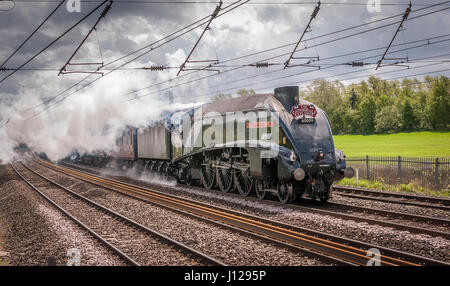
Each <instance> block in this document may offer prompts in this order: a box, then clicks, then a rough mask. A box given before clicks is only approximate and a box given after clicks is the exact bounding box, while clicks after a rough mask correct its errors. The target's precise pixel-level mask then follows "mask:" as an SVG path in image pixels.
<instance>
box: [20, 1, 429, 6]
mask: <svg viewBox="0 0 450 286" xmlns="http://www.w3.org/2000/svg"><path fill="white" fill-rule="evenodd" d="M100 1H101V0H80V2H81V3H97V2H100ZM116 1H117V3H118V4H174V5H192V4H211V5H214V4H217V1H201V0H197V1H195V0H194V1H170V0H159V1H158V0H154V1H152V0H116ZM15 2H18V3H30V4H31V3H53V2H58V0H15ZM223 3H224V4H228V3H231V1H223ZM250 4H251V5H315V4H317V2H315V1H252V3H250ZM322 5H341V6H363V7H367V1H365V0H364V1H358V2H355V1H354V2H342V1H341V2H338V1H324V2H322ZM378 5H380V6H407V5H409V4H407V3H398V2H397V3H395V2H384V1H380V3H379V4H378ZM427 5H429V3H414V6H427Z"/></svg>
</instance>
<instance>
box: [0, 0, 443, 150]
mask: <svg viewBox="0 0 450 286" xmlns="http://www.w3.org/2000/svg"><path fill="white" fill-rule="evenodd" d="M66 2H67V1H66ZM92 2H94V3H92ZM124 2H125V1H114V3H113V4H112V8H111V10H110V12H109V13H108V14H107V16H106V17H105V18H104V19H102V20H101V21H100V23H99V24H98V26H97V31H96V32H94V33H93V34H91V36H90V37H89V38H88V39H87V40H86V42H85V44H84V45H83V46H82V47H81V49H80V50H79V52H78V53H77V54H76V56H75V57H74V58H73V60H72V61H71V62H72V63H82V62H84V63H97V62H104V63H109V62H112V61H113V60H116V59H118V58H120V57H121V56H124V55H127V54H129V53H131V52H133V51H136V50H138V49H140V48H142V47H145V46H146V45H149V44H152V43H154V42H156V41H157V40H159V39H161V38H163V37H165V36H167V35H169V34H171V33H172V32H175V31H177V30H179V29H181V28H184V27H185V26H187V25H189V24H191V23H193V22H195V21H197V20H199V19H201V18H203V17H205V16H208V15H209V14H211V13H212V12H213V11H214V9H215V7H216V5H217V3H218V1H215V2H212V1H211V2H210V3H206V2H208V1H199V2H203V3H189V4H187V3H185V4H180V3H149V2H152V1H144V0H143V1H132V3H124ZM137 2H141V3H137ZM178 2H179V1H178ZM194 2H195V1H194ZM241 2H245V1H241ZM267 2H269V0H259V1H250V2H248V3H245V4H244V5H242V6H240V7H238V8H236V9H234V10H232V11H230V12H229V13H226V14H224V15H223V16H221V17H218V18H216V19H214V20H213V21H212V23H211V26H210V27H211V29H210V30H208V31H207V32H206V33H205V35H204V36H203V38H202V40H201V41H200V43H199V45H198V46H197V48H196V49H195V51H194V53H193V54H192V56H191V60H212V59H217V60H218V61H219V65H218V67H214V69H218V70H220V71H221V73H220V74H217V72H211V71H201V72H196V73H193V74H191V75H187V74H188V73H191V71H183V72H181V74H180V76H178V77H177V76H176V73H177V72H178V69H168V70H165V71H149V70H130V69H123V70H117V71H115V72H112V73H111V74H108V75H105V76H103V77H102V78H100V79H99V80H97V81H96V82H95V83H94V84H92V85H91V86H88V87H86V88H83V89H82V90H80V91H79V92H76V93H74V94H73V95H72V96H71V97H70V98H69V99H67V100H66V101H64V102H62V103H59V104H57V105H55V106H52V107H51V108H50V112H48V111H45V112H43V113H41V114H40V115H38V116H35V117H33V119H32V120H26V119H29V118H30V116H31V115H33V114H36V113H38V112H40V111H42V108H45V107H46V106H48V105H49V104H50V105H51V104H52V103H54V101H50V102H48V103H46V104H44V105H41V106H39V107H37V108H32V109H28V108H30V107H35V106H37V105H39V104H40V103H42V101H43V100H48V99H50V98H52V97H54V96H56V95H58V94H59V93H60V92H61V91H64V90H65V89H66V88H68V87H70V86H72V85H73V84H75V83H77V82H78V81H79V80H80V79H82V78H83V77H86V74H65V75H60V76H57V74H58V71H57V70H58V69H60V68H61V67H62V66H63V64H64V63H65V62H66V61H67V60H68V58H69V57H70V56H71V55H72V53H73V52H74V50H75V48H76V47H77V45H78V44H79V43H80V42H81V41H82V39H83V38H84V36H85V35H86V34H87V32H88V31H89V29H90V28H91V27H92V26H93V24H94V23H95V21H97V19H98V17H99V14H100V12H101V11H102V10H103V7H104V6H103V7H102V8H100V9H99V10H98V11H96V12H95V13H93V14H92V15H91V16H90V17H89V18H87V19H86V20H85V21H84V22H82V24H80V25H78V26H77V27H76V28H75V29H73V30H72V31H71V32H69V33H68V34H67V35H66V36H64V37H63V38H62V39H61V40H59V41H58V42H56V43H55V44H54V45H52V46H51V47H50V48H49V49H48V50H46V51H45V52H44V53H42V54H41V55H40V56H38V57H37V58H36V59H34V60H33V61H32V62H30V63H29V64H27V65H26V66H25V67H24V69H27V68H29V69H30V68H31V69H33V68H38V69H50V71H18V72H17V73H15V74H14V75H12V76H11V77H9V78H8V79H6V80H5V81H3V82H1V83H0V126H2V124H4V123H5V122H6V120H8V119H9V118H11V120H10V122H9V124H8V125H7V126H5V127H4V128H3V129H6V130H4V131H1V130H0V137H1V136H2V135H1V134H3V136H7V138H9V139H11V138H12V137H14V140H19V137H20V135H19V134H22V135H23V134H26V133H27V132H28V133H27V134H28V137H27V136H25V137H23V138H22V139H23V140H25V139H26V140H34V139H36V138H37V137H39V136H38V133H37V131H36V130H32V132H33V133H32V134H33V136H34V137H33V138H34V139H30V138H29V136H31V135H30V134H31V133H29V132H31V131H29V130H28V131H27V132H26V131H24V130H23V129H24V128H26V127H27V126H28V127H29V126H30V122H38V123H39V124H40V125H39V124H38V123H35V124H38V125H36V126H34V127H33V129H36V128H38V129H42V131H41V132H40V133H39V134H40V135H41V136H42V134H45V135H46V136H48V133H45V132H44V129H46V128H48V126H49V125H51V124H55V121H62V122H60V123H59V124H62V125H58V126H55V125H52V128H51V130H52V132H55V128H64V129H67V128H68V127H67V125H65V124H66V122H65V120H66V119H67V118H68V117H70V116H71V115H72V116H76V118H78V120H80V122H85V123H84V124H90V123H91V122H90V121H91V120H97V119H96V118H97V117H96V115H98V113H99V112H100V113H101V112H105V117H109V118H108V119H105V120H106V121H102V120H101V119H98V120H99V121H100V122H99V125H98V126H102V124H106V123H107V124H111V122H110V120H112V119H111V118H110V117H111V116H113V113H111V112H112V111H111V110H115V111H116V112H124V113H125V114H126V115H124V114H121V115H117V118H116V120H122V119H123V120H126V121H128V123H138V124H142V123H143V122H142V121H146V120H148V119H149V118H151V117H152V116H157V115H158V114H159V112H160V111H161V110H162V109H171V108H177V107H183V106H185V105H186V104H192V103H194V102H205V101H207V100H208V97H211V96H213V95H214V94H215V93H217V92H223V93H235V92H236V91H237V90H238V89H239V88H247V89H249V88H252V89H254V90H256V91H257V92H268V91H272V90H273V88H275V87H278V86H283V85H299V86H305V85H306V84H308V83H309V82H310V81H311V80H313V79H316V78H326V79H341V80H346V81H345V82H346V83H348V82H349V80H361V79H363V78H365V77H367V76H368V75H371V74H379V76H380V77H381V78H386V79H390V78H395V77H406V76H410V75H415V74H423V73H430V74H431V75H440V74H443V75H449V74H450V72H449V71H445V70H446V69H450V63H445V62H444V63H442V61H443V60H447V59H450V55H447V54H449V53H450V49H449V47H450V35H449V36H447V34H450V32H449V31H450V17H449V16H450V9H447V10H443V11H440V12H436V13H433V14H430V15H426V16H423V17H418V18H414V17H416V16H419V15H423V14H426V13H429V12H433V11H438V10H441V9H444V8H450V4H449V3H450V2H447V3H445V4H443V5H440V6H435V7H433V8H429V9H423V10H421V11H418V12H414V11H415V10H417V9H421V8H424V7H426V6H428V5H432V4H436V3H441V2H444V1H436V0H434V1H424V0H420V1H419V0H418V1H412V4H413V5H412V11H413V12H412V13H411V14H410V15H409V20H407V21H406V22H405V24H404V25H403V28H404V29H403V30H402V31H400V32H399V34H398V35H397V37H396V38H395V40H394V42H393V46H392V47H391V49H390V51H395V50H399V49H404V48H407V47H414V46H420V47H417V48H414V49H410V50H406V51H401V52H397V53H393V54H389V55H388V56H387V57H390V58H393V57H395V58H406V57H408V58H409V59H410V60H411V63H408V66H409V67H410V69H407V68H406V67H403V66H382V67H381V68H379V69H378V70H377V71H375V66H374V65H368V66H364V67H351V66H348V65H339V66H336V67H334V66H333V64H344V63H348V62H351V61H356V60H361V59H364V58H368V59H364V62H366V63H376V62H377V61H378V60H379V59H380V58H381V54H383V52H384V49H385V48H386V46H387V45H388V44H389V42H390V41H391V39H392V37H393V35H394V33H395V31H396V30H397V28H398V26H399V24H398V23H396V22H398V21H400V20H401V18H402V16H397V17H394V18H391V19H388V20H384V21H379V22H377V23H373V24H370V25H365V26H361V27H359V28H356V29H350V30H347V31H345V32H341V33H334V34H329V33H332V32H334V31H339V30H342V29H345V28H349V27H353V26H356V25H361V24H364V23H368V22H371V21H374V20H378V19H383V18H386V17H389V16H393V15H397V14H403V13H404V12H405V10H406V8H407V7H408V6H407V4H408V3H409V1H403V0H380V1H374V0H372V2H380V3H381V6H380V7H379V12H377V11H374V10H378V9H377V7H372V9H368V8H367V6H366V3H367V2H366V0H352V1H339V0H333V1H326V2H323V3H322V5H321V6H320V11H319V13H318V15H317V17H316V18H315V19H314V20H313V21H312V23H311V31H309V32H308V33H306V34H305V36H304V38H303V39H304V40H306V41H305V42H303V43H301V44H300V46H299V47H298V48H297V50H298V51H297V52H296V54H295V56H296V57H317V56H318V57H319V59H320V61H316V62H313V63H311V65H319V66H320V70H319V69H318V68H317V67H304V66H298V67H290V68H287V69H283V66H280V65H273V66H271V67H269V68H256V67H251V66H248V67H244V68H239V69H236V70H235V71H228V72H227V70H230V69H233V68H237V67H238V65H248V64H252V63H256V62H259V61H268V62H269V63H274V64H280V63H284V62H285V61H286V60H287V58H288V55H283V54H286V53H290V52H292V50H293V49H294V44H295V43H296V42H297V41H298V39H299V37H300V35H301V34H302V32H303V30H304V29H305V26H306V25H307V23H308V21H309V19H310V15H311V13H312V11H313V10H314V7H315V6H316V4H314V3H309V4H305V3H303V4H298V3H297V4H292V3H295V2H305V1H289V3H291V4H287V3H286V2H287V1H270V3H269V4H267ZM283 2H284V3H283ZM336 2H339V3H347V2H350V3H353V4H355V3H357V4H358V5H348V4H347V5H342V4H341V5H338V4H330V3H336ZM99 3H100V1H99V2H95V1H88V2H83V1H82V2H81V12H79V13H78V12H73V13H69V11H68V10H67V8H66V4H63V5H62V6H61V7H60V8H59V9H58V10H57V12H56V13H55V14H54V15H53V16H52V17H50V19H49V20H48V21H47V22H46V23H45V24H44V25H43V26H42V27H41V28H40V29H39V31H38V32H37V33H36V34H35V35H34V36H33V37H32V38H31V39H30V40H29V41H28V42H27V43H26V44H25V45H24V46H23V47H22V48H21V49H20V50H19V51H18V52H17V54H16V55H14V56H13V57H12V58H11V59H10V60H9V61H8V62H7V63H6V64H5V65H4V67H5V68H17V67H19V66H20V65H21V64H22V63H24V62H25V61H27V60H28V59H29V58H31V57H32V56H33V55H35V54H36V53H37V52H39V51H40V50H41V49H42V48H44V47H45V46H46V45H48V44H49V43H50V42H51V41H53V40H54V39H55V38H57V37H58V36H59V35H60V34H62V33H63V32H65V31H66V30H67V29H68V28H69V27H70V26H71V25H73V24H74V23H76V21H78V20H79V19H81V18H82V17H83V16H84V15H86V14H87V13H89V12H90V11H91V10H92V9H93V8H94V7H95V6H97V5H98V4H99ZM231 3H232V1H226V2H224V3H223V5H222V7H226V6H228V5H230V4H231ZM263 3H266V4H263ZM327 3H328V4H327ZM57 5H58V2H57V1H54V2H51V1H39V0H37V1H24V0H16V1H15V6H14V7H13V3H12V2H11V1H0V43H1V44H0V63H2V62H3V61H4V60H6V58H7V57H8V56H9V55H10V54H11V53H12V52H13V51H14V50H15V49H16V48H17V47H18V46H19V45H20V44H21V43H22V42H23V41H24V39H25V38H26V37H28V36H29V35H30V33H31V32H32V31H33V30H34V29H35V28H36V27H37V26H38V25H39V24H40V23H41V22H42V21H43V20H44V19H45V18H46V17H47V16H48V15H49V14H50V12H51V11H52V10H53V9H55V7H56V6H57ZM11 8H12V9H11ZM369 10H371V11H369ZM389 24H392V25H389ZM384 25H387V26H386V27H383V28H379V29H377V28H378V27H382V26H384ZM203 28H204V26H201V27H199V28H197V29H195V30H194V31H192V32H189V33H186V34H185V35H183V36H181V37H179V38H177V39H175V40H173V41H171V42H170V43H168V44H165V45H162V46H160V47H158V48H156V49H154V50H153V51H151V52H149V53H147V54H146V55H145V56H142V57H141V58H139V59H137V60H135V61H132V62H131V63H129V64H128V65H126V66H124V67H123V68H136V67H150V66H152V65H164V66H170V67H178V66H180V64H181V63H182V62H183V61H184V60H185V59H186V56H187V54H188V53H189V52H190V50H191V48H192V47H193V45H194V44H195V42H196V41H197V39H198V37H199V35H200V34H201V33H202V31H203ZM369 29H373V30H372V31H370V32H367V33H364V31H367V30H369ZM356 33H359V34H358V35H355V36H350V35H352V34H356ZM326 34H329V35H328V36H324V37H320V36H321V35H326ZM345 36H348V37H346V38H345V39H342V40H337V41H334V42H332V43H329V44H322V43H325V42H327V41H330V40H333V39H338V38H340V37H345ZM311 38H313V39H312V40H310V39H311ZM314 38H316V39H314ZM429 38H433V39H432V40H430V44H429V45H425V44H426V43H427V42H428V41H427V40H426V39H429ZM417 40H424V41H417ZM413 41H416V42H414V43H410V42H413ZM438 41H439V43H435V42H438ZM408 43H409V44H408ZM288 44H291V45H290V46H286V47H284V48H281V49H273V50H271V51H269V52H265V53H260V54H257V55H255V56H251V57H245V58H241V59H238V60H234V61H227V60H229V59H233V58H237V57H241V56H246V55H249V54H252V53H257V52H260V51H264V50H267V49H272V48H276V47H279V46H283V45H288ZM376 48H379V49H376ZM368 49H372V51H369V52H365V53H356V52H359V51H363V50H368ZM375 49H376V50H375ZM146 51H149V49H144V50H142V51H141V52H140V53H137V54H135V55H134V56H136V55H139V54H141V53H142V52H146ZM349 53H354V54H352V55H348V56H344V57H337V56H340V55H345V54H349ZM280 55H282V56H280ZM435 56H439V57H435ZM132 58H133V57H127V58H125V59H124V60H121V61H118V62H116V63H114V64H112V65H109V66H107V67H106V68H105V70H103V72H104V73H105V74H106V73H107V72H108V70H106V69H111V68H114V67H117V66H118V65H120V64H123V63H125V62H126V61H128V60H131V59H132ZM423 58H426V59H423ZM267 59H270V60H267ZM415 59H423V60H421V61H414V60H415ZM307 61H308V59H294V60H292V61H291V64H302V63H306V62H307ZM222 62H223V63H222ZM390 62H393V61H389V60H387V61H385V62H384V63H390ZM190 65H191V66H192V65H196V66H199V65H203V63H197V64H190ZM421 66H426V67H421ZM93 67H94V66H83V67H75V66H70V67H68V68H67V69H68V70H75V69H79V70H83V71H91V70H92V68H93ZM96 67H97V66H95V68H96ZM441 70H443V71H441ZM357 71H360V72H359V73H358V72H357ZM436 71H441V72H437V73H432V72H436ZM8 73H9V72H8V71H6V72H0V80H1V79H2V78H4V77H5V76H6V75H8ZM339 74H344V75H341V76H337V75H339ZM208 75H212V76H210V77H208V78H205V79H202V80H196V79H198V78H200V77H204V76H208ZM99 77H100V75H92V76H91V77H89V78H88V79H87V80H86V81H84V82H83V83H82V84H86V83H89V82H90V81H92V80H94V79H96V78H99ZM417 77H418V78H422V75H420V76H417ZM169 79H173V80H171V81H169V82H167V83H164V84H160V85H154V84H157V83H160V82H163V81H168V80H169ZM189 81H192V82H191V83H188V84H183V83H186V82H189ZM149 85H154V86H152V87H150V88H148V89H145V90H142V91H140V92H138V93H136V94H132V95H125V94H126V93H129V92H131V91H133V90H137V89H141V88H143V87H146V86H149ZM177 85H179V86H177ZM81 86H82V85H78V86H77V87H75V88H74V89H71V90H70V91H69V93H65V94H63V95H61V96H60V97H58V99H60V98H61V97H63V96H66V95H68V94H70V93H71V92H73V91H75V90H76V89H77V88H80V87H81ZM147 94H149V96H145V97H142V98H139V99H138V100H134V101H130V102H126V101H124V100H126V99H130V98H133V97H135V96H142V95H147ZM103 109H106V110H103ZM52 112H53V113H52ZM98 118H100V116H98ZM70 120H75V119H73V118H71V119H70ZM14 122H15V123H14ZM80 122H78V125H80V126H81V127H83V126H84V125H83V124H81V123H80ZM50 123H51V124H50ZM71 124H76V123H74V122H72V123H71ZM61 126H63V127H61ZM98 126H97V127H98ZM0 128H1V127H0ZM68 129H70V128H68ZM2 132H3V133H2ZM66 132H69V131H67V130H66ZM64 134H65V133H63V134H62V135H60V136H64ZM3 138H4V137H3ZM55 140H56V139H55ZM58 142H59V141H57V140H56V141H55V143H54V144H56V145H58V144H59V143H58ZM0 147H1V146H0Z"/></svg>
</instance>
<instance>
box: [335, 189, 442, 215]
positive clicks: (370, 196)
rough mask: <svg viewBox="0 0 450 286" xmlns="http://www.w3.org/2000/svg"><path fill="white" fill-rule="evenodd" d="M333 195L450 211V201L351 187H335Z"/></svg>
mask: <svg viewBox="0 0 450 286" xmlns="http://www.w3.org/2000/svg"><path fill="white" fill-rule="evenodd" d="M333 193H334V194H338V195H341V196H346V197H350V198H357V199H363V200H373V201H380V202H388V203H394V204H403V205H411V206H418V207H424V208H431V209H440V210H446V211H450V199H447V198H438V197H429V196H418V195H410V194H401V193H394V192H384V191H378V190H370V189H361V188H357V187H350V186H339V185H335V186H333Z"/></svg>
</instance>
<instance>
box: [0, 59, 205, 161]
mask: <svg viewBox="0 0 450 286" xmlns="http://www.w3.org/2000/svg"><path fill="white" fill-rule="evenodd" d="M166 57H167V59H168V62H169V63H170V62H172V63H173V64H179V61H180V59H182V58H183V57H184V55H183V52H182V51H181V52H180V51H177V52H176V53H175V54H172V55H167V54H166ZM150 64H151V63H150ZM152 76H153V74H152ZM171 76H173V74H172V73H171V74H169V73H161V74H159V75H158V76H157V78H156V80H157V81H161V80H165V79H167V78H169V77H171ZM154 80H155V79H154ZM151 82H152V81H150V80H149V78H148V74H146V73H143V72H136V71H131V72H128V71H126V72H125V71H119V72H115V73H112V74H111V75H109V76H108V77H107V78H104V79H101V80H99V81H97V82H96V83H95V84H94V85H92V87H87V88H85V89H83V90H81V91H80V92H78V93H75V94H74V95H73V96H71V97H70V98H68V99H67V100H65V101H63V102H61V103H60V104H58V105H55V106H53V107H52V108H50V109H49V110H48V111H47V112H44V113H42V114H40V115H38V116H36V117H33V116H32V115H33V112H35V111H33V112H30V111H24V110H26V108H27V107H30V106H34V105H37V104H39V103H40V102H41V101H40V100H39V99H38V98H37V97H36V96H34V97H33V95H32V94H25V95H24V96H23V97H21V98H20V99H18V100H16V101H15V102H13V104H12V105H11V106H10V107H5V106H2V109H1V110H0V118H3V120H6V118H10V121H9V123H8V124H7V125H4V126H3V128H0V160H1V162H2V163H3V164H4V163H6V162H9V161H10V160H12V159H13V157H14V152H13V147H14V146H16V145H17V143H19V142H23V143H26V144H27V145H28V146H29V147H31V148H32V149H33V151H37V152H45V153H46V154H47V156H48V157H49V159H51V160H57V159H61V158H64V157H66V156H67V155H69V154H70V153H71V152H72V151H73V150H75V149H76V150H78V151H81V152H91V151H94V150H112V149H114V147H115V146H114V145H115V139H116V138H117V136H118V135H120V133H121V132H122V131H123V130H124V128H125V127H126V126H127V125H132V126H136V127H140V126H146V125H148V124H149V123H151V121H154V120H157V119H159V118H160V116H161V113H162V112H163V111H174V110H179V109H185V108H189V107H192V106H196V105H198V104H199V103H174V102H173V98H172V97H171V96H168V95H169V94H170V93H171V92H170V90H169V91H166V92H162V93H156V94H153V95H151V96H146V97H142V98H139V99H138V100H133V101H129V102H126V100H127V99H129V98H130V96H124V94H126V93H127V92H129V91H130V90H133V89H136V88H137V87H141V86H142V85H143V83H147V84H151ZM150 91H151V90H150ZM146 92H148V90H147V91H146ZM178 92H179V91H177V93H178ZM174 93H175V92H174ZM41 108H42V107H41ZM21 110H22V111H21Z"/></svg>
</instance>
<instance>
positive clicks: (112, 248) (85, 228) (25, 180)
mask: <svg viewBox="0 0 450 286" xmlns="http://www.w3.org/2000/svg"><path fill="white" fill-rule="evenodd" d="M10 165H11V167H12V169H13V170H14V172H16V174H17V175H18V176H19V177H20V178H22V180H24V182H25V183H27V185H28V186H30V187H31V188H32V189H34V190H35V191H36V192H37V193H39V194H40V195H41V196H42V197H43V198H44V199H46V200H47V201H48V202H49V203H50V204H51V205H53V206H54V207H55V208H56V209H58V210H59V211H60V212H62V213H63V214H64V215H66V216H67V217H69V218H70V219H71V220H73V221H74V222H75V223H76V224H78V225H79V226H80V227H81V228H83V229H84V230H86V231H87V232H89V233H90V234H91V235H92V236H94V237H95V238H96V239H97V240H98V241H100V242H101V243H102V244H104V245H106V247H108V248H109V249H110V250H112V251H113V252H114V253H115V254H116V255H118V256H119V257H121V258H122V259H124V260H125V261H126V262H127V263H128V264H130V265H132V266H140V264H139V263H138V262H136V261H134V260H133V259H132V258H131V257H129V256H128V255H126V254H125V253H123V252H122V251H121V250H120V249H118V248H116V247H115V246H114V245H112V244H111V243H109V242H108V241H107V240H106V239H104V238H103V237H102V236H101V235H99V234H98V233H96V232H95V231H94V230H93V229H91V228H90V227H88V226H87V225H85V224H84V223H82V222H81V221H79V220H78V219H77V218H75V217H74V216H72V215H71V214H70V213H68V212H67V211H66V210H65V209H63V208H62V207H61V206H59V205H58V204H57V203H56V202H54V201H53V200H52V199H50V198H49V197H48V196H47V195H46V194H44V193H43V192H41V191H40V190H39V189H38V188H37V187H36V186H34V185H33V184H32V183H31V182H30V181H28V180H27V179H25V177H24V176H23V175H22V174H20V172H19V171H18V170H17V169H16V168H15V167H14V165H13V164H10Z"/></svg>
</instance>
